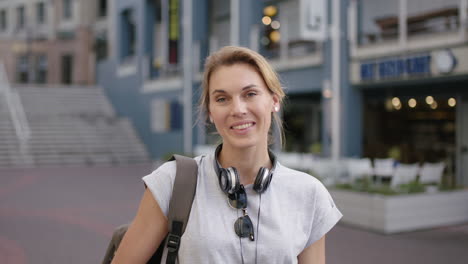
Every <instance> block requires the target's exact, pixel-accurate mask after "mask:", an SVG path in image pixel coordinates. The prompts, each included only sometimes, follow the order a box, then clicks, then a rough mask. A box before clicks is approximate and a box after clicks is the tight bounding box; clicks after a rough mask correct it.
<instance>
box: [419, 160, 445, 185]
mask: <svg viewBox="0 0 468 264" xmlns="http://www.w3.org/2000/svg"><path fill="white" fill-rule="evenodd" d="M444 169H445V163H443V162H437V163H429V162H425V163H424V164H423V165H422V167H421V170H420V171H419V182H420V183H423V184H428V183H436V184H440V182H441V181H442V175H443V173H444Z"/></svg>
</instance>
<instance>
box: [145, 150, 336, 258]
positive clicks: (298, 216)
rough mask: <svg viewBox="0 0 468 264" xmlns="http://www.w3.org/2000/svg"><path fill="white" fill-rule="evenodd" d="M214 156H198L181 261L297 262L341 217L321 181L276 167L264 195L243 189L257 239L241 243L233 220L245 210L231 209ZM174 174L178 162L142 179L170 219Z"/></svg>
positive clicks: (251, 188) (251, 189) (244, 239)
mask: <svg viewBox="0 0 468 264" xmlns="http://www.w3.org/2000/svg"><path fill="white" fill-rule="evenodd" d="M213 157H214V154H210V155H206V156H199V157H197V158H195V159H196V161H197V163H198V182H197V189H196V194H195V198H194V200H193V204H192V210H191V214H190V219H189V221H188V223H187V227H186V230H185V233H184V235H183V236H182V240H181V246H180V249H179V256H178V260H179V263H204V264H205V263H228V264H229V263H233V264H234V263H235V264H238V263H288V264H289V263H297V256H298V255H299V254H300V253H301V252H302V251H303V250H304V249H305V248H307V247H308V246H309V245H311V244H312V243H314V242H315V241H317V240H318V239H320V238H321V237H323V236H324V235H325V234H326V233H327V232H328V231H329V230H330V229H331V228H332V227H333V226H334V225H335V224H336V223H337V222H338V221H339V219H340V218H341V216H342V214H341V213H340V211H339V210H338V209H337V208H336V206H335V204H334V202H333V200H332V198H331V196H330V194H329V193H328V191H327V190H326V189H325V187H324V186H323V185H322V183H321V182H320V181H318V180H317V179H316V178H314V177H312V176H310V175H308V174H306V173H303V172H299V171H296V170H292V169H289V168H287V167H284V166H282V165H281V164H279V163H277V165H276V169H275V172H274V175H273V178H272V181H271V184H270V186H269V187H268V189H267V190H266V192H264V193H263V194H262V195H259V194H257V193H256V192H255V191H254V190H253V185H248V186H245V189H246V193H247V197H248V205H247V213H248V214H249V216H250V218H251V219H252V222H253V225H254V232H255V241H250V239H249V238H242V239H240V238H239V237H238V236H237V235H236V233H235V231H234V222H235V221H236V220H237V218H239V217H240V216H242V210H240V209H233V208H232V207H230V206H229V204H228V202H227V196H226V195H225V194H224V193H223V191H222V190H221V189H220V187H219V183H218V177H217V175H216V172H215V169H214V166H213V164H214V163H213ZM175 171H176V164H175V161H171V162H167V163H165V164H163V165H162V166H161V167H159V168H158V169H157V170H155V171H154V172H153V173H151V174H150V175H147V176H145V177H143V181H144V182H145V184H146V186H147V187H148V188H149V189H150V191H151V192H152V194H153V196H154V198H155V199H156V201H157V202H158V204H159V206H160V207H161V209H162V211H163V212H164V214H166V215H167V213H168V210H169V209H168V208H169V201H170V199H171V195H172V188H173V185H174V178H175V175H176V173H175ZM259 214H260V222H259V221H258V215H259ZM257 224H258V225H257ZM242 259H243V260H242Z"/></svg>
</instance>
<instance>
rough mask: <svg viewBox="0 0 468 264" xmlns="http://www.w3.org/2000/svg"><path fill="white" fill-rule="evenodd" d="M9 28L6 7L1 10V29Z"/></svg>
mask: <svg viewBox="0 0 468 264" xmlns="http://www.w3.org/2000/svg"><path fill="white" fill-rule="evenodd" d="M6 29H7V11H6V10H5V9H2V10H0V31H5V30H6Z"/></svg>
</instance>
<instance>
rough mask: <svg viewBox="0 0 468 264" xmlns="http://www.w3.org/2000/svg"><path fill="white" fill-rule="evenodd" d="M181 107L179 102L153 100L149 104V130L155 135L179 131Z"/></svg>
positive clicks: (181, 114)
mask: <svg viewBox="0 0 468 264" xmlns="http://www.w3.org/2000/svg"><path fill="white" fill-rule="evenodd" d="M182 122H183V106H182V104H181V103H180V102H179V101H171V100H165V99H155V100H153V101H152V103H151V128H152V131H153V132H155V133H164V132H170V131H180V130H181V129H182Z"/></svg>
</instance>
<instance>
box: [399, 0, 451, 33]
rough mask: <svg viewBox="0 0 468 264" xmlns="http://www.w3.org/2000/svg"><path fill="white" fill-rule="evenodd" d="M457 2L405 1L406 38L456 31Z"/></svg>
mask: <svg viewBox="0 0 468 264" xmlns="http://www.w3.org/2000/svg"><path fill="white" fill-rule="evenodd" d="M459 4H460V1H459V0H426V1H421V0H407V8H408V18H407V30H408V36H410V37H411V36H415V35H421V34H427V33H434V32H447V31H457V30H458V28H459V24H460V23H459V19H458V15H459V12H458V7H459Z"/></svg>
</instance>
